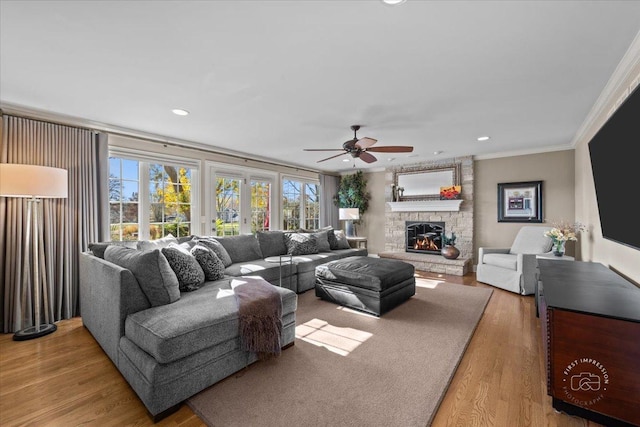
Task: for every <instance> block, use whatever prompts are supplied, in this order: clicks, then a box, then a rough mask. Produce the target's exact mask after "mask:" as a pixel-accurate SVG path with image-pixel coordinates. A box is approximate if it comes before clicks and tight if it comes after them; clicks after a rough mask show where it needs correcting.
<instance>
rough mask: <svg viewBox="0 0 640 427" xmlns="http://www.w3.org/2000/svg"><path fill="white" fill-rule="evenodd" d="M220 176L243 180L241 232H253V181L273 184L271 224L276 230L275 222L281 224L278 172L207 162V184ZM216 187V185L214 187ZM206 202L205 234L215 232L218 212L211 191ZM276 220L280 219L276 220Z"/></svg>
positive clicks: (208, 192) (241, 190)
mask: <svg viewBox="0 0 640 427" xmlns="http://www.w3.org/2000/svg"><path fill="white" fill-rule="evenodd" d="M218 176H221V177H229V178H238V179H240V180H241V182H242V188H241V189H240V215H241V217H240V234H251V181H258V180H259V181H266V182H269V183H270V184H271V194H270V196H271V199H270V200H269V210H270V215H271V216H270V218H269V221H270V223H269V226H270V229H271V230H275V229H276V228H274V227H273V224H279V221H280V202H279V200H280V198H279V194H280V189H279V188H277V187H278V186H277V185H276V183H277V182H278V173H277V172H269V171H267V170H264V169H256V168H248V167H243V166H237V165H232V164H229V163H220V162H212V161H206V162H205V186H206V187H207V188H209V186H213V183H214V182H215V180H216V179H217V177H218ZM212 188H214V189H215V187H212ZM204 199H205V200H204V203H205V217H206V219H205V224H204V227H205V228H206V231H204V233H205V234H208V235H211V234H213V233H214V231H213V226H212V224H213V223H214V222H215V220H216V212H215V209H214V208H213V206H214V203H215V195H214V194H212V192H211V191H207V192H206V193H205V197H204ZM274 221H278V222H275V223H274Z"/></svg>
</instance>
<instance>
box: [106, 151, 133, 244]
mask: <svg viewBox="0 0 640 427" xmlns="http://www.w3.org/2000/svg"><path fill="white" fill-rule="evenodd" d="M138 168H139V162H138V161H136V160H128V159H119V158H114V157H111V158H109V230H110V234H111V240H138V232H139V228H140V227H139V224H138V201H139V194H140V182H139V178H138V176H139V175H138Z"/></svg>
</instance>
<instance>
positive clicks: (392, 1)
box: [382, 0, 407, 6]
mask: <svg viewBox="0 0 640 427" xmlns="http://www.w3.org/2000/svg"><path fill="white" fill-rule="evenodd" d="M382 1H383V2H384V3H386V4H389V5H391V6H395V5H398V4H402V3H404V2H405V1H407V0H382Z"/></svg>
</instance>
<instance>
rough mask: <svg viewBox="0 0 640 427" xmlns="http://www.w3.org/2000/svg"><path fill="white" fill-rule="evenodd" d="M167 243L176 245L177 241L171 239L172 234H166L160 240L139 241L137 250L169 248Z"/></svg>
mask: <svg viewBox="0 0 640 427" xmlns="http://www.w3.org/2000/svg"><path fill="white" fill-rule="evenodd" d="M169 243H176V244H177V243H178V239H176V238H175V237H173V235H172V234H167V235H166V236H164V237H163V238H161V239H156V240H140V241H139V242H138V250H140V251H150V250H152V249H162V248H166V247H167V246H169Z"/></svg>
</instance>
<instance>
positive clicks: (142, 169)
mask: <svg viewBox="0 0 640 427" xmlns="http://www.w3.org/2000/svg"><path fill="white" fill-rule="evenodd" d="M109 157H118V158H123V159H130V160H136V161H138V162H140V165H139V168H138V182H139V188H138V191H139V192H138V224H139V229H138V240H148V239H149V237H150V232H149V230H150V223H149V210H150V208H151V206H150V201H149V165H150V164H152V163H164V164H169V165H176V166H186V167H189V168H191V233H192V234H199V233H200V232H201V229H202V224H201V216H200V170H201V163H202V162H201V161H200V160H197V159H193V158H189V157H183V156H166V155H162V154H157V153H151V152H148V151H142V150H134V149H129V148H121V147H109ZM107 221H109V219H107Z"/></svg>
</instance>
